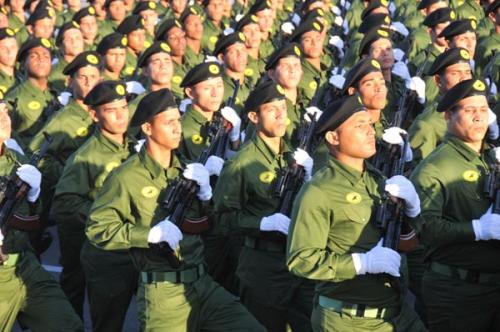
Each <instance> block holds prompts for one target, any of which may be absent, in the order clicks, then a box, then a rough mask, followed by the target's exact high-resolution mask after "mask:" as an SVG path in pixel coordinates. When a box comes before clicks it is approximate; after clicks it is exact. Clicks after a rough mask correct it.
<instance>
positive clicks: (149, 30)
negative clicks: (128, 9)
mask: <svg viewBox="0 0 500 332" xmlns="http://www.w3.org/2000/svg"><path fill="white" fill-rule="evenodd" d="M156 9H157V4H156V2H154V1H140V2H139V3H138V4H137V5H136V6H135V8H134V11H133V12H132V14H133V15H139V16H140V17H141V18H142V19H143V24H144V30H146V41H145V44H144V47H145V48H148V47H149V46H151V44H152V43H153V40H154V37H155V28H156V24H158V13H157V12H156Z"/></svg>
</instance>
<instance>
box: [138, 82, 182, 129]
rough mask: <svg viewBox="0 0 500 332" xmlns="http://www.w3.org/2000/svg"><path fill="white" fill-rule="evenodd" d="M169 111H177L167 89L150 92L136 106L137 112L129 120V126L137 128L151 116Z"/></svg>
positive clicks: (173, 99)
mask: <svg viewBox="0 0 500 332" xmlns="http://www.w3.org/2000/svg"><path fill="white" fill-rule="evenodd" d="M170 109H178V106H177V103H176V102H175V98H174V96H173V95H172V92H171V91H170V90H169V89H166V88H165V89H160V90H157V91H153V92H150V93H148V94H147V95H145V96H144V98H142V99H141V101H140V102H139V104H138V105H137V110H136V111H135V113H134V116H133V117H132V119H131V120H130V126H131V127H139V126H140V125H142V124H143V123H144V122H146V121H148V120H149V119H151V118H152V117H153V116H155V115H157V114H160V113H162V112H165V111H168V110H170Z"/></svg>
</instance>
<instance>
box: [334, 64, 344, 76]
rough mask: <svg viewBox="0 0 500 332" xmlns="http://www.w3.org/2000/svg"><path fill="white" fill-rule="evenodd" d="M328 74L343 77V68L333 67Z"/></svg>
mask: <svg viewBox="0 0 500 332" xmlns="http://www.w3.org/2000/svg"><path fill="white" fill-rule="evenodd" d="M330 73H331V74H332V75H342V76H345V69H344V68H342V69H341V68H340V67H337V66H335V67H333V68H332V70H330Z"/></svg>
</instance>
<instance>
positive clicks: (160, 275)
mask: <svg viewBox="0 0 500 332" xmlns="http://www.w3.org/2000/svg"><path fill="white" fill-rule="evenodd" d="M205 273H206V269H205V266H204V265H203V264H199V265H198V266H195V267H193V268H190V269H186V270H182V271H170V272H141V281H142V282H143V283H146V284H152V283H155V282H171V283H174V284H180V283H183V284H189V283H192V282H195V281H197V280H198V279H200V277H202V276H203V275H204V274H205Z"/></svg>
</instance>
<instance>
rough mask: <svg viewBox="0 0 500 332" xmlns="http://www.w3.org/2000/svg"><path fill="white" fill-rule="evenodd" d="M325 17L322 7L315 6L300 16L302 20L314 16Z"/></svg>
mask: <svg viewBox="0 0 500 332" xmlns="http://www.w3.org/2000/svg"><path fill="white" fill-rule="evenodd" d="M324 17H325V11H324V10H323V9H322V8H315V9H313V10H311V11H309V12H308V13H307V14H305V15H304V17H303V18H302V20H303V21H307V20H310V19H314V18H320V19H321V18H324Z"/></svg>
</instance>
